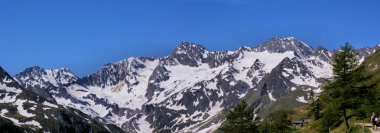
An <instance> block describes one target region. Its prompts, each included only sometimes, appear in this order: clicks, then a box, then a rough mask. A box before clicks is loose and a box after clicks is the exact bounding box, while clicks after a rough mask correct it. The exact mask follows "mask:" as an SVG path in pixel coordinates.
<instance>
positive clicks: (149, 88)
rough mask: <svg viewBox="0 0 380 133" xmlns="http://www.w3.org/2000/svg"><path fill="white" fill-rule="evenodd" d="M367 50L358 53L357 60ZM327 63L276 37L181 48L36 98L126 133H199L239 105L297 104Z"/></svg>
mask: <svg viewBox="0 0 380 133" xmlns="http://www.w3.org/2000/svg"><path fill="white" fill-rule="evenodd" d="M374 50H375V48H372V49H367V50H362V51H363V52H365V53H363V54H360V56H361V57H366V56H368V55H369V54H370V53H371V51H374ZM368 52H369V54H368ZM366 53H367V54H366ZM331 55H332V51H328V50H327V49H324V48H317V49H313V48H311V47H310V46H308V45H307V44H306V43H304V42H302V41H299V40H297V39H295V38H293V37H288V38H283V37H275V38H272V39H270V40H268V41H266V42H264V43H263V44H260V45H257V46H256V47H240V48H239V49H237V50H236V51H208V50H206V48H204V47H203V46H201V45H197V44H192V43H189V42H181V43H180V44H179V45H177V47H176V48H175V49H174V50H173V52H172V53H171V54H170V55H169V56H166V57H162V58H150V57H139V58H129V59H127V60H123V61H119V62H116V63H112V64H107V65H105V66H103V67H102V68H101V70H99V71H97V72H95V73H94V74H91V75H89V76H85V77H83V78H80V79H76V80H70V81H73V82H70V83H69V84H62V85H59V86H58V87H57V86H54V85H53V86H52V85H50V86H48V87H47V88H42V89H41V88H40V90H45V91H47V93H48V94H50V96H51V98H52V99H54V100H55V101H57V103H59V104H61V105H64V106H69V107H73V108H77V109H81V110H82V111H83V112H85V113H86V114H90V115H91V116H93V117H96V118H103V119H105V121H106V122H109V123H112V124H116V125H118V126H120V127H122V128H123V129H125V130H127V131H133V132H165V131H170V132H179V131H194V132H195V131H198V132H202V131H207V130H211V129H212V128H215V127H217V126H218V125H219V124H221V122H222V120H223V118H221V117H219V114H220V112H221V111H223V110H224V109H226V108H228V107H229V106H231V105H234V104H235V103H236V102H237V101H238V100H239V99H241V98H246V99H249V101H250V104H251V105H252V107H254V108H258V107H260V108H262V109H261V110H263V111H265V109H269V108H272V107H273V106H274V105H275V103H276V102H279V101H281V98H282V97H286V96H288V95H290V94H292V95H295V94H293V93H297V94H298V95H297V97H296V98H294V101H293V102H299V103H302V102H304V98H305V96H306V94H305V93H302V91H307V90H310V89H312V90H315V91H316V92H319V91H321V90H320V88H321V85H322V84H323V80H322V79H324V78H329V77H331V74H332V71H331V65H330V60H331ZM24 72H25V71H24ZM26 73H28V71H26ZM29 73H30V72H29ZM31 75H33V76H37V77H39V78H35V79H45V78H44V77H45V76H46V74H45V75H44V74H40V75H34V74H31ZM53 75H54V74H53ZM56 75H57V74H56ZM21 77H24V79H26V78H27V77H31V76H30V75H28V74H23V72H22V73H20V74H18V75H16V76H15V79H17V81H19V82H21V84H22V85H23V86H24V87H26V88H27V87H28V86H27V85H28V84H32V85H34V86H47V85H39V84H38V82H34V81H33V80H23V79H22V78H21ZM73 77H76V76H73ZM56 81H57V80H53V81H52V82H53V83H51V84H54V82H56ZM36 83H37V84H36ZM35 88H38V87H34V89H35ZM57 90H59V92H58V91H57ZM35 92H37V91H35ZM57 92H58V93H57ZM37 93H38V92H37ZM42 95H45V94H42ZM259 114H260V113H259ZM261 114H262V113H261ZM210 123H214V124H213V126H212V124H211V125H210ZM205 127H208V128H205Z"/></svg>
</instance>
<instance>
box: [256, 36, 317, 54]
mask: <svg viewBox="0 0 380 133" xmlns="http://www.w3.org/2000/svg"><path fill="white" fill-rule="evenodd" d="M256 50H257V51H260V52H263V51H268V52H271V53H284V52H286V51H294V52H295V54H296V55H297V56H298V57H301V58H304V57H309V56H310V55H311V54H313V49H312V48H311V47H310V46H309V45H307V44H306V43H304V42H302V41H299V40H297V39H296V38H294V37H273V38H271V39H269V40H268V41H266V42H264V43H262V44H260V45H258V46H256Z"/></svg>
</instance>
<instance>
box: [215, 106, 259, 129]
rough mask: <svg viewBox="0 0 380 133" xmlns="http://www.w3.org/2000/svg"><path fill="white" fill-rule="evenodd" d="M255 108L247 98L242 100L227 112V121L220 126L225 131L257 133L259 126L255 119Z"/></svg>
mask: <svg viewBox="0 0 380 133" xmlns="http://www.w3.org/2000/svg"><path fill="white" fill-rule="evenodd" d="M253 115H254V114H253V110H252V109H250V108H249V107H248V105H247V103H246V101H245V100H241V101H240V102H239V103H238V104H237V105H236V106H235V107H233V108H232V109H230V110H228V111H227V113H226V114H225V116H226V121H225V122H224V123H223V124H222V126H221V127H220V128H219V129H220V130H222V131H223V132H225V133H255V132H257V127H256V124H255V122H254V121H253V118H254V116H253Z"/></svg>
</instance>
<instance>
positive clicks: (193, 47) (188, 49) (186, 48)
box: [173, 41, 206, 54]
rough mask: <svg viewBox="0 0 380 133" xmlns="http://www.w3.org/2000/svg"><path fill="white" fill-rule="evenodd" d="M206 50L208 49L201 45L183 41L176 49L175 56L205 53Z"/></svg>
mask: <svg viewBox="0 0 380 133" xmlns="http://www.w3.org/2000/svg"><path fill="white" fill-rule="evenodd" d="M205 50H206V48H205V47H203V46H202V45H200V44H195V43H190V42H188V41H181V42H180V43H179V44H178V45H177V46H176V48H175V49H174V51H173V54H188V53H195V52H204V51H205Z"/></svg>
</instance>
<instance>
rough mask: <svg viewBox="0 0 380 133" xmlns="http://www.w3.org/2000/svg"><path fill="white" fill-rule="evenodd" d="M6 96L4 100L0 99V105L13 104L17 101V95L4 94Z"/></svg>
mask: <svg viewBox="0 0 380 133" xmlns="http://www.w3.org/2000/svg"><path fill="white" fill-rule="evenodd" d="M2 94H3V95H5V97H4V98H2V99H0V103H13V102H15V101H16V96H17V95H11V94H10V93H2Z"/></svg>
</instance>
